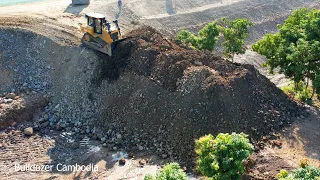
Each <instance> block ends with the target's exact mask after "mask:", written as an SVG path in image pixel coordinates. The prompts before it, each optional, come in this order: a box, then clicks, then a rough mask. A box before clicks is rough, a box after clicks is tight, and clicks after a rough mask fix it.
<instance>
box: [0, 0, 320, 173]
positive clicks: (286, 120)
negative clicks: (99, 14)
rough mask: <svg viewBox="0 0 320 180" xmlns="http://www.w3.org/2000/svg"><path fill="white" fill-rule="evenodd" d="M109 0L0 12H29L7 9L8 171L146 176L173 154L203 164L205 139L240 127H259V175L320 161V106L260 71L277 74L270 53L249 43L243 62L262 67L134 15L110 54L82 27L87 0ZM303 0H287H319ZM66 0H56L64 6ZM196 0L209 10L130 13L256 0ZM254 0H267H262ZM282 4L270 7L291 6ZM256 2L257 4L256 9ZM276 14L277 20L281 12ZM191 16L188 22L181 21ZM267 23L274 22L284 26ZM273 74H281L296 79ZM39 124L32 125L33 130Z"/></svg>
mask: <svg viewBox="0 0 320 180" xmlns="http://www.w3.org/2000/svg"><path fill="white" fill-rule="evenodd" d="M98 2H99V1H96V2H94V3H93V6H91V5H90V6H89V7H82V6H77V7H72V6H70V7H69V6H68V8H67V9H66V10H65V11H66V12H63V15H61V14H62V12H61V13H56V14H52V15H49V14H48V13H47V12H43V13H42V14H41V13H40V12H42V11H43V10H40V11H39V13H38V14H36V13H34V9H32V8H31V9H29V12H28V13H29V16H28V17H25V18H21V17H22V16H23V15H24V13H23V11H22V9H20V10H19V8H18V7H19V6H17V8H16V9H14V10H9V9H8V8H3V9H2V10H3V11H1V13H3V12H7V11H8V12H12V16H15V17H19V19H18V20H17V21H12V20H11V19H12V18H9V17H8V15H1V17H0V24H1V26H2V28H1V29H0V31H1V33H0V77H1V78H0V83H1V85H0V93H1V94H0V95H2V96H1V98H0V101H1V105H0V122H6V123H4V124H3V123H1V128H2V129H4V130H3V131H2V134H1V139H0V143H1V146H0V148H1V150H3V151H2V152H4V153H1V154H0V159H1V161H0V163H1V164H0V166H1V173H2V174H0V176H3V177H6V178H8V179H10V178H11V179H23V178H25V177H27V179H34V178H35V177H40V179H46V178H58V179H66V178H89V179H90V178H91V179H94V178H107V179H133V178H138V179H139V178H140V179H142V177H143V175H144V174H146V173H147V172H155V171H156V170H157V167H156V166H152V162H153V163H154V164H157V165H160V164H163V163H164V162H167V161H179V162H180V163H181V164H182V165H183V166H186V167H187V170H188V171H189V172H192V168H193V165H194V164H193V160H194V159H193V158H194V153H193V141H194V139H196V138H198V137H200V136H202V135H204V134H207V133H212V134H217V133H219V132H232V131H237V132H240V131H244V132H246V133H248V134H249V135H250V139H251V141H252V142H253V143H255V147H256V153H255V154H254V155H253V159H254V162H255V163H254V165H253V166H252V168H251V171H250V172H248V174H247V176H246V177H248V178H251V179H258V178H262V179H272V178H273V177H274V176H275V174H276V173H277V172H278V171H279V170H280V169H281V168H287V169H291V168H293V167H296V166H297V164H298V163H299V159H301V158H309V159H310V161H312V163H313V164H315V165H317V163H319V161H318V160H317V159H319V157H318V154H319V152H318V151H317V149H319V148H318V147H319V144H318V143H317V142H318V139H319V135H318V134H316V133H315V134H314V133H310V132H309V129H312V131H311V132H316V131H317V127H318V126H317V125H318V124H319V123H318V122H319V119H320V118H319V114H318V111H319V110H317V109H312V108H310V107H306V106H302V105H299V104H296V103H295V102H293V101H292V100H290V99H289V98H288V97H287V96H286V95H285V94H284V93H283V92H282V91H281V90H279V89H278V88H276V86H275V85H274V84H273V83H271V82H270V81H269V80H268V79H267V78H266V77H265V76H263V75H261V74H260V73H259V72H258V71H257V70H256V69H255V68H257V69H259V70H260V72H261V73H263V74H265V75H266V74H267V73H266V71H264V70H262V69H260V65H261V63H262V62H263V61H264V59H263V58H261V57H259V56H257V55H256V54H253V53H252V52H250V51H248V52H247V53H246V55H244V56H239V57H238V60H237V61H238V62H242V63H243V62H245V63H249V64H253V65H254V66H252V65H241V64H238V63H230V62H228V61H226V60H224V59H222V58H220V57H218V56H216V55H214V54H211V53H210V52H204V53H203V52H199V51H195V50H190V49H188V48H186V47H183V46H182V45H180V44H177V42H176V41H175V40H173V39H171V38H170V36H166V35H163V34H161V33H159V32H158V31H157V30H155V29H153V28H151V27H146V26H142V27H140V29H137V30H134V31H131V32H129V30H128V29H129V28H130V27H133V26H135V24H136V23H135V22H133V23H132V24H130V25H127V26H125V27H124V29H125V31H126V32H127V33H126V35H127V36H133V37H134V38H132V39H130V40H128V41H126V42H124V43H122V44H121V46H120V47H119V50H118V52H117V53H116V55H115V56H114V57H112V58H110V57H108V56H106V55H104V54H101V53H98V52H93V51H91V50H89V49H87V48H85V47H83V46H80V45H79V39H80V37H81V34H80V33H78V30H77V29H76V28H75V27H76V26H77V25H76V23H77V22H79V21H80V20H79V19H80V15H82V14H83V12H84V11H85V10H86V8H88V9H87V10H90V9H91V10H92V9H93V10H94V9H95V8H96V9H97V10H99V8H100V10H102V9H103V8H105V7H107V6H108V4H107V5H104V6H101V7H99V8H98V6H97V5H98V4H99V3H98ZM299 2H300V1H299ZM299 2H298V1H294V2H293V1H292V3H291V4H290V3H286V7H287V6H288V7H290V8H295V7H300V6H301V5H302V6H308V7H309V6H311V7H313V6H314V5H315V3H314V2H313V1H310V2H309V1H308V2H307V1H304V2H303V3H302V1H301V3H302V4H300V5H298V4H299ZM59 3H61V2H60V1H57V2H56V4H57V5H56V6H53V5H52V9H55V10H57V12H60V11H61V9H62V7H61V4H59ZM110 3H111V2H110ZM152 3H156V2H152ZM197 3H200V5H201V7H202V6H203V7H202V9H201V8H198V9H193V10H192V9H191V10H190V12H183V11H182V9H180V10H181V11H182V12H180V10H179V8H182V7H183V8H185V9H187V7H188V6H191V4H192V3H185V4H180V5H177V6H176V8H177V9H178V10H179V12H175V11H173V13H176V14H175V15H173V16H164V15H161V14H160V15H157V16H153V15H150V16H145V15H144V13H145V14H146V13H147V12H142V11H134V12H135V14H133V15H132V16H131V17H129V15H128V14H129V12H133V10H134V9H137V8H138V9H139V6H138V5H137V4H131V3H129V2H128V3H125V6H126V7H125V8H124V11H123V13H124V15H125V16H124V22H126V21H129V20H130V18H131V19H134V20H138V19H139V18H140V23H141V22H144V23H145V24H147V23H150V24H151V25H152V26H154V27H157V28H158V29H160V30H161V31H162V32H166V31H165V30H166V28H163V27H164V26H163V27H160V26H162V25H163V24H167V25H168V26H167V27H171V26H172V25H170V24H169V23H168V22H169V21H168V19H171V18H174V19H176V20H179V19H180V20H179V22H182V20H183V17H193V18H194V19H197V17H199V16H197V14H199V13H200V12H201V11H203V12H204V13H205V14H206V13H208V14H210V12H211V11H209V10H212V9H215V10H218V9H220V10H226V8H227V9H232V8H234V7H235V6H236V7H238V8H239V9H241V8H243V7H246V6H245V3H248V2H247V1H239V2H233V1H228V2H224V4H220V5H219V4H215V3H213V5H210V4H209V5H208V4H205V2H204V1H203V2H202V1H199V2H197ZM242 3H244V4H242ZM250 3H253V4H255V5H257V4H260V5H261V6H262V5H263V4H262V3H263V2H262V1H261V2H260V1H252V2H250ZM274 3H275V2H273V1H272V3H270V4H268V6H267V7H269V8H267V9H269V10H270V9H272V8H274V9H275V10H274V11H275V12H273V13H277V12H280V9H277V8H275V4H274ZM281 3H282V2H281ZM47 5H48V4H47ZM247 5H248V4H247ZM30 7H32V6H31V5H30ZM34 7H35V6H34ZM45 7H46V6H43V9H45ZM218 7H219V8H218ZM253 7H255V6H253V5H252V4H251V5H250V6H248V8H249V9H251V10H255V12H257V10H258V9H256V8H253ZM262 7H265V6H262ZM203 8H204V9H203ZM290 8H289V9H290ZM262 9H264V8H262ZM140 10H141V7H140ZM20 11H22V12H20ZM76 11H78V14H77V15H75V12H76ZM248 11H249V10H248ZM158 12H160V11H158ZM221 12H224V11H221ZM225 12H229V11H225ZM284 12H285V13H283V14H281V15H279V14H278V16H277V17H280V19H281V17H285V16H286V15H287V13H288V12H289V11H287V10H286V11H284ZM1 13H0V14H1ZM69 13H71V14H74V15H70V14H69ZM81 13H82V14H81ZM109 13H112V11H111V12H109ZM152 13H156V11H152ZM265 13H266V12H265ZM268 13H271V12H268ZM262 14H263V13H262ZM187 15H188V16H187ZM221 15H223V13H222V14H221ZM265 15H266V16H267V17H270V16H269V15H270V14H265ZM272 17H273V16H272ZM188 20H192V18H189V19H188ZM155 21H157V23H160V24H158V25H157V23H154V22H155ZM161 22H162V23H161ZM171 22H177V21H171ZM186 22H188V21H186ZM192 22H193V21H192ZM201 22H202V23H205V22H206V20H205V19H203V21H201ZM268 22H273V23H275V22H277V21H274V20H273V19H272V18H271V19H270V21H268ZM68 23H70V24H68ZM265 23H266V24H269V23H267V22H265ZM66 24H68V25H66ZM138 24H139V23H138ZM263 24H264V23H263ZM182 27H187V26H186V25H183V24H182V25H181V26H180V25H179V24H178V25H177V28H182ZM199 27H201V23H200V24H198V25H197V28H199ZM257 27H258V26H257ZM257 27H255V28H257ZM263 27H264V28H265V29H266V31H269V30H270V28H271V29H272V27H273V26H271V25H270V26H266V27H265V26H263ZM126 28H127V30H126ZM197 28H194V30H196V29H197ZM268 28H269V29H268ZM189 29H193V28H189ZM252 31H253V34H254V37H259V36H261V34H263V33H264V32H262V31H260V30H259V28H258V29H253V30H252ZM246 57H248V58H246ZM257 57H258V58H257ZM253 60H255V61H253ZM254 67H255V68H254ZM269 78H270V77H269ZM272 78H274V79H273V80H274V81H273V82H276V83H277V85H280V84H282V83H283V82H285V81H283V79H282V78H280V79H279V78H278V77H272ZM9 96H10V97H9ZM18 109H19V110H18ZM39 110H40V111H39ZM12 119H14V120H12ZM22 121H26V122H25V123H22V124H21V123H20V122H22ZM29 127H32V130H33V132H30V129H26V131H25V128H29ZM24 131H25V132H24ZM290 132H293V133H290ZM30 135H31V136H30ZM279 144H280V147H281V148H278V146H279ZM290 144H291V145H290ZM273 146H274V147H273ZM182 147H183V148H182ZM297 147H299V149H301V150H299V151H297V150H296V149H297ZM293 150H295V151H294V153H291V151H293ZM120 152H121V153H123V154H122V156H124V158H125V159H126V160H127V161H126V165H125V166H119V164H118V163H119V162H118V160H119V158H116V157H115V156H116V154H118V155H120ZM130 152H131V153H133V155H134V156H135V158H134V160H131V159H132V157H131V156H132V154H131V153H130ZM126 153H127V155H126ZM285 153H287V154H286V155H284V154H285ZM155 155H157V157H156V156H155ZM130 157H131V158H130ZM149 159H151V160H149ZM14 162H20V163H37V164H50V165H57V164H59V163H62V164H76V163H78V164H85V165H87V164H89V163H93V164H95V165H97V166H99V167H100V168H99V169H100V171H99V172H85V173H80V174H79V173H77V172H71V171H69V172H66V173H59V172H49V173H40V174H39V173H34V172H28V173H24V172H23V173H21V172H16V171H14V170H12V168H13V164H14ZM141 164H143V165H141ZM274 164H277V166H274ZM141 166H143V168H141Z"/></svg>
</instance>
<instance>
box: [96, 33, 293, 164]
mask: <svg viewBox="0 0 320 180" xmlns="http://www.w3.org/2000/svg"><path fill="white" fill-rule="evenodd" d="M128 36H132V37H134V38H132V39H130V40H129V41H127V42H125V43H123V44H122V45H121V48H120V51H119V52H118V53H117V54H116V55H115V56H114V57H112V58H109V57H105V60H104V61H103V62H102V64H101V65H99V66H98V69H96V72H98V74H97V76H96V77H97V79H94V80H93V82H94V83H93V86H97V88H96V92H94V93H92V94H91V98H92V100H93V101H97V100H99V102H98V106H100V107H102V109H101V111H100V114H99V117H98V118H97V121H96V124H97V125H98V126H97V127H99V128H98V130H97V132H99V133H98V134H99V136H101V135H102V136H101V137H105V138H103V140H106V141H107V144H109V145H112V146H115V147H118V146H120V147H122V146H123V145H124V146H125V147H130V148H131V149H136V150H150V151H152V152H156V153H157V154H159V155H160V156H162V157H163V158H167V157H170V158H173V159H175V160H182V161H184V162H189V163H192V158H190V157H194V152H193V149H194V147H193V144H194V143H193V141H194V139H196V138H199V137H200V136H202V135H205V134H208V133H212V134H217V133H220V132H233V131H235V132H245V133H248V134H249V135H250V136H251V137H252V138H253V139H255V138H258V137H261V136H263V135H266V134H268V133H269V132H271V131H277V130H279V129H281V128H282V127H284V126H286V125H287V124H289V123H291V120H290V117H292V116H295V115H298V112H299V108H298V107H297V105H296V104H295V103H293V102H292V101H290V100H289V99H288V97H287V96H286V95H285V94H284V93H283V92H282V91H281V90H279V89H278V88H276V87H275V85H274V84H272V83H271V82H270V81H269V80H268V79H267V78H266V77H264V76H262V75H260V74H259V73H258V72H257V71H256V70H255V69H254V67H253V66H251V65H240V64H233V63H230V62H228V61H226V60H223V59H221V58H219V57H215V56H214V55H213V54H211V53H210V52H200V51H196V50H189V49H186V48H184V47H182V46H180V45H178V44H177V43H176V42H174V41H172V40H170V39H166V38H164V37H163V36H162V35H161V34H159V33H158V32H157V31H156V30H154V29H152V28H148V27H142V28H140V29H138V30H135V31H133V32H131V33H129V34H128ZM103 79H106V80H103ZM189 165H190V164H189Z"/></svg>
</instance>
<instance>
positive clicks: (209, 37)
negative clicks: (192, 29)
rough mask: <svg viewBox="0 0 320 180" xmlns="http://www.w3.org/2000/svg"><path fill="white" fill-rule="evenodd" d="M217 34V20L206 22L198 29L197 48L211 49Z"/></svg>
mask: <svg viewBox="0 0 320 180" xmlns="http://www.w3.org/2000/svg"><path fill="white" fill-rule="evenodd" d="M218 36H219V29H218V26H217V22H211V23H209V24H207V25H206V26H205V27H204V28H203V29H201V30H200V31H199V37H198V49H200V50H204V49H207V50H210V51H212V50H213V48H214V46H215V45H216V42H217V40H218Z"/></svg>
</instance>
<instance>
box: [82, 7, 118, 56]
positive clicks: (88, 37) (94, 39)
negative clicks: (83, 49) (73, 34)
mask: <svg viewBox="0 0 320 180" xmlns="http://www.w3.org/2000/svg"><path fill="white" fill-rule="evenodd" d="M85 17H86V20H87V24H86V25H84V24H81V23H80V30H81V32H84V35H83V37H82V39H81V41H82V43H83V44H85V45H86V46H87V47H90V48H92V49H95V50H97V51H100V52H103V53H105V54H108V55H109V56H112V52H113V50H114V49H115V48H116V47H117V44H118V43H120V42H121V41H123V40H124V39H123V38H122V36H121V32H120V27H119V25H118V20H114V21H112V22H109V21H108V20H106V18H105V16H104V15H102V14H99V13H95V12H91V13H87V14H86V15H85Z"/></svg>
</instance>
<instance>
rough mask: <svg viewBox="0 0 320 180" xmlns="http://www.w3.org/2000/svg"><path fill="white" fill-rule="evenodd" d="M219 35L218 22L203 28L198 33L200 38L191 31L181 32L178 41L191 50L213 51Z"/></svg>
mask: <svg viewBox="0 0 320 180" xmlns="http://www.w3.org/2000/svg"><path fill="white" fill-rule="evenodd" d="M219 33H220V32H219V29H218V26H217V22H216V21H214V22H211V23H208V24H207V25H206V26H205V27H204V28H202V29H201V30H200V31H199V32H198V36H196V35H194V34H192V33H191V32H189V31H186V30H181V31H180V32H179V33H178V36H177V39H178V40H180V41H182V42H183V43H184V44H186V45H187V46H189V47H191V48H196V49H199V50H205V49H207V50H210V51H212V50H213V49H214V46H215V44H216V42H217V40H218V36H219Z"/></svg>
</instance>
